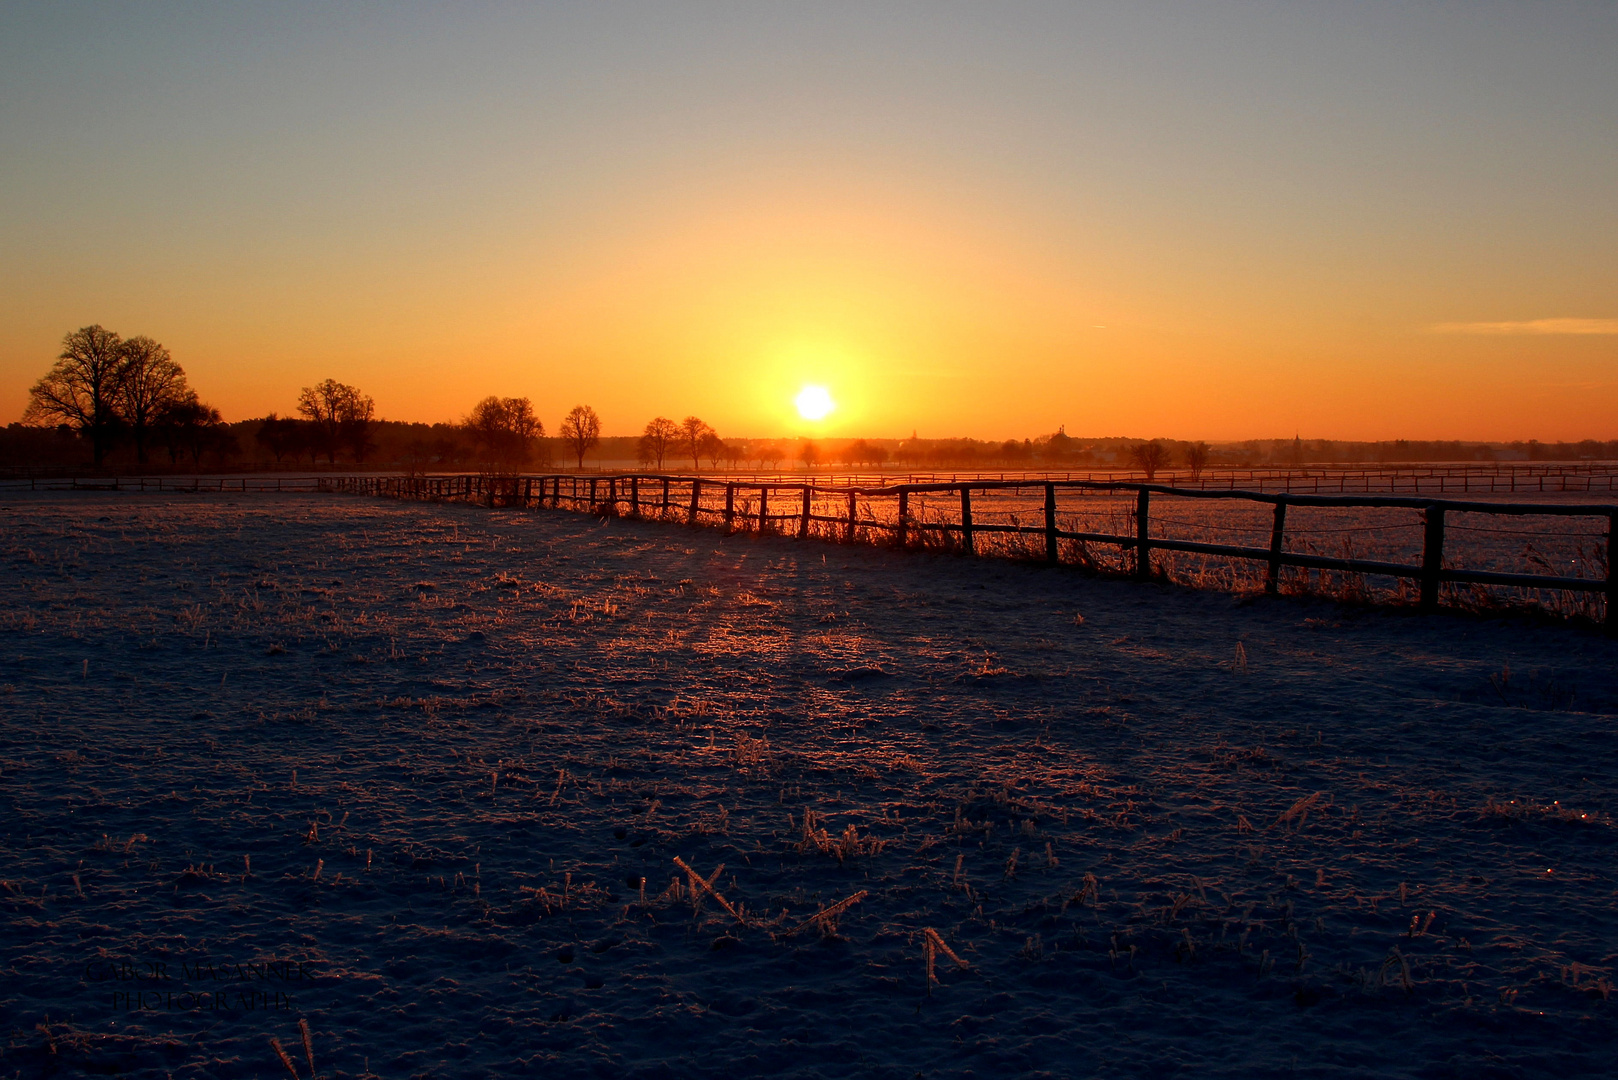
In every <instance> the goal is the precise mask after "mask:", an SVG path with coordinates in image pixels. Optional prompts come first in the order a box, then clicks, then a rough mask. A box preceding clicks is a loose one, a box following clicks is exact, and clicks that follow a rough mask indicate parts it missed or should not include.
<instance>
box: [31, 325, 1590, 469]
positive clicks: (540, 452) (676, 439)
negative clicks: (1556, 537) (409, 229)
mask: <svg viewBox="0 0 1618 1080" xmlns="http://www.w3.org/2000/svg"><path fill="white" fill-rule="evenodd" d="M255 423H256V430H255V429H254V428H253V426H252V425H253V424H255ZM601 427H602V425H601V418H600V417H599V416H598V415H597V414H596V412H595V410H594V409H592V408H591V407H590V406H588V405H576V406H574V407H573V408H572V409H571V410H570V411H569V412H568V413H567V415H566V416H565V417H563V419H562V421H561V423H560V425H559V426H558V428H557V430H556V437H555V438H554V439H552V438H549V437H547V432H546V429H545V425H544V423H543V422H541V420H540V419H539V417H538V414H537V413H536V411H535V409H534V405H533V402H532V401H531V400H530V399H528V398H525V397H494V396H491V397H486V398H484V399H483V400H482V401H479V402H478V403H477V404H476V405H474V406H473V407H472V409H471V411H470V412H469V413H468V414H467V415H466V416H465V417H463V418H462V419H461V420H460V421H459V422H458V423H456V424H453V425H443V424H437V425H431V426H430V429H429V426H428V425H407V424H397V423H389V422H385V421H382V420H380V419H378V418H377V415H376V404H375V402H374V401H373V400H372V398H371V397H370V396H369V395H368V394H366V393H364V392H362V391H361V390H360V389H359V388H357V387H354V386H350V385H347V384H345V383H341V382H338V381H337V380H335V379H325V380H322V381H321V382H319V383H316V384H315V385H314V386H306V387H304V388H303V389H302V390H301V391H300V392H299V395H298V402H297V406H296V410H295V414H294V415H292V416H287V417H281V416H278V415H277V414H275V413H271V414H270V415H269V416H268V417H267V418H265V419H264V420H262V421H255V422H244V424H243V425H239V426H238V427H237V430H235V431H233V430H232V427H231V425H228V424H226V423H225V422H224V420H223V418H222V417H221V416H220V413H219V410H218V409H216V408H214V407H213V406H211V405H209V404H207V403H206V402H204V401H202V400H201V399H200V397H199V396H198V395H197V392H196V391H195V390H194V389H192V387H191V386H190V384H189V381H188V380H187V378H186V374H185V371H184V369H182V368H181V367H180V365H179V364H177V363H175V361H174V359H173V357H172V356H171V355H170V354H169V351H168V349H166V348H165V347H164V346H163V345H162V344H161V343H159V342H157V341H155V340H153V339H152V338H150V337H147V336H144V335H137V336H135V337H130V338H123V337H121V336H120V335H119V334H117V333H115V332H114V331H111V330H108V329H106V328H105V327H102V326H99V325H96V326H86V327H82V328H80V329H78V330H74V331H72V332H70V333H68V334H66V335H64V337H63V338H62V346H61V352H60V353H59V354H58V356H57V358H56V362H55V364H54V365H53V366H52V367H51V369H50V370H49V371H48V372H46V374H45V375H44V376H43V377H42V378H40V380H39V381H38V382H37V383H35V384H34V386H33V387H32V388H31V390H30V391H29V402H28V407H27V409H26V411H25V412H24V414H23V425H22V426H21V427H19V426H18V425H13V426H12V428H11V429H10V430H8V431H7V432H5V433H4V436H5V438H4V439H3V440H0V442H3V445H0V458H6V459H7V460H9V459H10V456H11V455H13V454H15V453H16V452H17V450H16V448H17V447H18V446H22V447H25V448H26V447H33V448H34V449H32V450H26V451H25V452H27V453H30V454H33V455H36V456H45V457H46V458H47V459H55V460H61V459H63V458H71V457H74V456H76V455H77V454H78V453H82V451H70V450H69V448H70V447H71V446H72V445H74V444H75V443H77V444H78V445H81V446H87V447H88V448H89V449H90V451H91V454H92V457H93V459H94V463H95V464H96V465H97V466H98V467H99V466H101V465H102V464H104V463H105V461H106V458H107V456H108V455H109V454H110V453H112V452H113V451H114V450H115V449H117V448H119V447H124V446H127V447H129V448H130V449H132V450H133V451H134V456H135V458H136V460H137V461H138V462H140V463H141V464H145V463H146V462H147V461H148V460H149V458H150V456H151V454H152V453H153V452H154V451H155V450H157V449H159V448H162V449H164V450H166V451H167V453H168V456H169V459H170V461H171V462H173V463H178V462H179V461H180V460H181V459H182V458H189V459H190V460H191V462H192V463H193V464H195V465H200V464H201V462H202V460H203V458H204V457H205V456H212V457H214V458H217V459H219V460H221V461H223V460H224V459H227V458H230V457H234V456H238V455H240V454H241V453H242V447H241V445H240V442H239V437H240V438H241V439H250V440H251V441H253V442H255V443H257V445H259V446H260V447H262V448H263V450H264V451H265V452H267V453H268V454H269V455H270V456H273V457H274V459H275V461H276V463H278V464H282V463H285V462H286V461H287V459H290V460H291V461H292V462H293V463H296V462H298V461H301V460H303V459H305V458H307V459H308V460H309V461H310V462H311V463H318V462H319V461H320V460H321V459H322V458H324V459H325V460H326V462H327V463H328V464H335V463H336V462H337V460H338V458H339V457H340V456H341V457H344V458H347V459H349V460H352V461H354V462H356V463H359V464H364V463H365V462H367V461H368V460H370V459H371V458H372V456H373V454H375V453H376V452H377V451H378V450H379V449H381V450H385V451H386V453H387V454H388V455H390V456H389V457H388V458H387V459H386V460H388V461H389V462H390V463H397V464H400V465H404V466H407V467H409V468H410V469H412V470H416V469H418V468H426V467H429V466H432V465H437V466H439V467H451V468H455V467H462V466H465V465H469V464H475V465H481V466H483V467H485V468H491V469H496V470H505V471H515V470H517V469H521V468H523V467H525V466H529V465H539V466H549V465H550V464H551V460H552V453H553V449H554V448H556V447H558V446H559V447H560V448H562V449H563V450H564V451H565V455H566V459H570V460H571V461H572V462H573V463H574V464H576V465H577V466H578V467H580V468H582V467H583V465H584V460H585V457H586V456H587V455H588V454H590V453H591V452H592V451H594V450H596V449H597V448H598V447H601V446H602V444H603V441H604V440H603V436H602V430H601ZM53 428H54V429H55V430H54V431H53V430H51V429H53ZM384 429H385V431H386V435H385V436H384V434H383V433H384ZM417 432H421V433H423V434H427V435H430V436H433V437H432V438H430V439H429V438H424V437H422V434H416V433H417ZM238 433H239V436H238ZM605 442H606V443H607V444H608V445H607V450H606V452H607V454H608V456H609V457H613V458H615V459H620V460H621V459H626V458H628V457H629V456H631V455H634V456H636V457H638V459H639V461H640V463H641V464H642V465H644V466H646V467H649V468H655V469H657V470H663V469H664V468H665V467H673V465H672V463H678V464H679V466H680V467H681V468H683V467H684V463H685V462H690V464H691V468H692V469H693V470H695V471H701V470H702V468H703V464H704V462H706V463H707V465H708V467H709V468H711V469H715V470H717V469H721V468H731V469H734V468H738V467H740V466H742V465H744V464H748V463H753V464H756V466H757V467H758V468H759V469H761V470H762V469H765V468H768V469H769V470H771V471H775V470H777V469H778V468H779V467H780V466H781V465H782V464H783V463H788V464H792V465H801V466H803V467H804V468H817V467H821V466H835V465H842V466H846V467H849V468H853V469H861V468H872V469H880V468H882V467H883V466H884V465H886V464H888V463H890V462H891V463H894V464H898V465H901V466H904V467H907V468H914V469H961V470H970V469H990V468H998V469H1026V468H1057V469H1062V468H1072V467H1075V466H1078V467H1093V468H1117V467H1120V466H1122V467H1129V468H1134V469H1137V470H1140V471H1141V472H1143V473H1145V474H1146V477H1147V478H1148V479H1153V478H1155V477H1156V474H1157V473H1158V472H1159V471H1165V470H1168V469H1178V468H1184V469H1186V470H1187V471H1189V472H1190V473H1191V475H1192V476H1193V477H1195V476H1198V475H1200V474H1201V473H1202V472H1203V470H1204V469H1206V468H1207V467H1208V466H1210V465H1212V464H1219V465H1238V466H1246V465H1261V464H1268V465H1287V466H1302V465H1307V464H1324V463H1333V462H1335V463H1353V462H1367V463H1370V462H1377V463H1385V462H1386V463H1391V462H1399V461H1457V460H1474V461H1489V460H1502V459H1504V460H1523V459H1527V460H1540V461H1567V460H1581V459H1583V460H1592V459H1602V460H1613V459H1618V442H1599V441H1595V440H1587V441H1585V442H1582V443H1538V442H1533V441H1529V442H1526V443H1523V442H1518V443H1497V444H1488V443H1461V442H1442V443H1436V442H1407V441H1404V440H1399V441H1391V442H1381V443H1348V442H1331V441H1325V440H1316V441H1305V440H1303V439H1300V438H1293V439H1287V440H1281V439H1276V440H1251V441H1248V442H1244V443H1225V444H1221V445H1220V446H1219V447H1218V448H1217V449H1215V448H1212V447H1210V446H1209V445H1208V444H1207V443H1205V442H1179V441H1174V440H1158V439H1152V440H1146V441H1142V440H1135V439H1117V438H1109V439H1089V440H1079V439H1075V438H1073V437H1072V436H1069V435H1068V434H1067V433H1066V431H1065V429H1059V430H1058V431H1056V432H1055V433H1054V434H1051V435H1047V436H1043V437H1041V438H1039V439H1023V440H1021V441H1019V440H1016V439H1008V440H1006V441H1005V442H1003V443H994V442H984V441H980V440H974V439H920V438H917V437H916V436H915V435H914V434H913V435H912V436H911V437H910V438H909V439H900V440H869V441H868V440H865V439H855V440H851V441H849V440H829V441H816V440H809V439H802V440H791V441H783V440H745V439H733V440H726V439H723V438H721V437H720V435H719V433H718V432H717V431H715V430H714V428H713V427H712V425H710V424H708V423H706V422H705V421H703V420H702V419H701V418H700V417H696V416H687V417H686V418H685V419H684V420H681V421H679V422H676V421H674V420H672V419H670V418H668V417H665V416H658V417H654V418H653V419H652V420H650V421H648V422H647V423H646V426H645V428H644V429H643V431H642V432H641V434H640V435H639V436H638V437H632V438H616V437H615V438H612V439H607V440H605ZM379 444H380V445H379Z"/></svg>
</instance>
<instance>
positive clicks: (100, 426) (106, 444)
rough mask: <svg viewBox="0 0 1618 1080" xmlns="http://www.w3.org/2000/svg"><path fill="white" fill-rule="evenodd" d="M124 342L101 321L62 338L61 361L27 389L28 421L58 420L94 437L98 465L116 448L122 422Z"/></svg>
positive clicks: (58, 358) (87, 435)
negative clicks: (115, 440)
mask: <svg viewBox="0 0 1618 1080" xmlns="http://www.w3.org/2000/svg"><path fill="white" fill-rule="evenodd" d="M122 345H123V341H122V340H121V339H120V338H119V337H118V335H117V334H115V333H113V332H112V331H111V330H107V329H105V328H103V327H101V326H100V325H95V326H86V327H83V328H81V329H78V330H74V331H72V332H71V333H69V334H67V335H65V336H64V337H63V338H62V351H61V353H60V355H58V356H57V358H56V365H55V366H54V367H52V368H51V369H50V371H48V372H46V373H45V375H44V377H43V378H41V379H40V380H39V381H38V382H37V383H35V384H34V385H33V388H32V389H30V390H29V391H28V408H27V410H26V411H24V413H23V422H24V423H27V424H44V423H50V422H52V421H55V422H57V423H62V424H67V425H69V426H71V427H73V428H76V429H77V430H78V432H79V435H80V437H81V438H87V439H89V440H90V447H91V454H92V455H93V458H94V460H95V463H96V464H97V465H100V464H101V463H102V462H103V461H105V460H106V457H107V452H108V451H109V450H111V449H112V439H113V435H114V433H115V431H116V429H117V426H118V394H119V391H120V389H121V387H122V382H123V375H124V365H125V362H126V358H125V356H124V352H123V348H122Z"/></svg>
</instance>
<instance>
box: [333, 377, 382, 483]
mask: <svg viewBox="0 0 1618 1080" xmlns="http://www.w3.org/2000/svg"><path fill="white" fill-rule="evenodd" d="M349 389H351V390H353V388H352V387H350V388H349ZM375 422H376V402H374V401H372V400H371V398H370V397H369V396H368V395H366V394H362V393H360V392H359V391H358V390H354V392H353V393H352V394H351V395H350V396H349V398H348V400H347V401H345V402H343V409H342V412H341V413H340V414H339V415H338V418H337V432H338V438H339V439H340V440H341V441H342V443H343V445H345V446H347V447H348V452H349V453H351V454H353V455H354V460H355V461H357V462H359V463H361V464H363V463H364V462H365V458H366V456H367V455H368V454H370V452H371V451H372V450H375V449H376V443H374V442H372V441H371V433H372V431H373V430H374V427H375Z"/></svg>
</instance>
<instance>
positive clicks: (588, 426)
mask: <svg viewBox="0 0 1618 1080" xmlns="http://www.w3.org/2000/svg"><path fill="white" fill-rule="evenodd" d="M561 434H562V441H563V442H565V443H567V445H568V449H570V450H572V451H573V456H574V457H575V458H577V459H578V462H579V468H581V469H582V468H584V455H585V454H588V453H589V452H590V451H591V450H593V449H595V446H596V444H597V443H599V442H600V441H601V417H599V416H597V415H596V411H595V410H594V409H592V408H590V406H588V405H575V406H573V408H572V409H570V410H569V411H568V414H567V416H565V417H564V418H563V419H562V428H561Z"/></svg>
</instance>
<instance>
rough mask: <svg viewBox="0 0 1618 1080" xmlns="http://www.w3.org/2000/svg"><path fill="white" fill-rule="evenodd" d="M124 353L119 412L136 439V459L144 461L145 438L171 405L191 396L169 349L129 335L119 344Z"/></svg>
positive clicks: (182, 374)
mask: <svg viewBox="0 0 1618 1080" xmlns="http://www.w3.org/2000/svg"><path fill="white" fill-rule="evenodd" d="M119 351H120V352H121V353H122V354H123V361H124V363H123V374H122V377H121V378H120V379H119V380H118V392H117V394H116V395H115V398H116V402H117V409H118V415H119V417H120V418H121V419H122V420H123V422H124V423H126V424H128V425H129V433H130V435H132V436H133V437H134V440H135V460H136V461H139V462H141V463H142V464H144V463H145V461H146V440H147V438H148V437H149V436H150V435H151V430H152V427H153V425H154V424H156V422H157V418H158V417H159V416H161V415H162V413H163V410H164V409H166V408H168V407H169V406H171V405H178V404H180V403H182V402H184V401H187V400H189V399H190V398H191V397H193V396H194V395H193V393H192V390H191V387H190V386H189V385H187V383H186V381H185V372H184V371H182V370H181V369H180V365H179V364H176V363H175V362H174V360H173V358H172V357H170V356H169V351H168V350H167V349H165V348H164V347H163V346H161V345H159V344H158V343H157V342H155V341H153V340H152V339H151V338H149V337H144V336H142V337H132V338H130V339H129V340H127V341H125V342H123V344H122V345H120V346H119Z"/></svg>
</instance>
